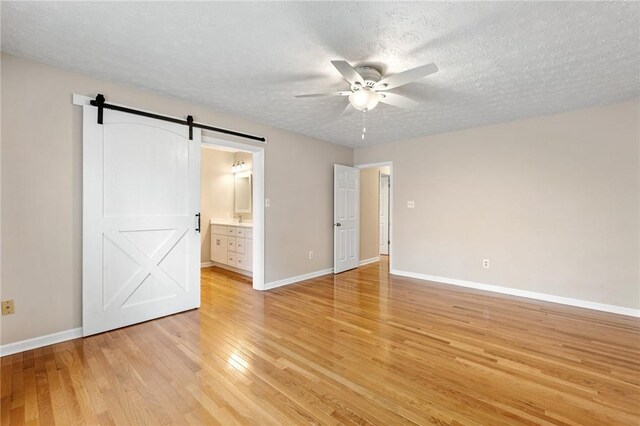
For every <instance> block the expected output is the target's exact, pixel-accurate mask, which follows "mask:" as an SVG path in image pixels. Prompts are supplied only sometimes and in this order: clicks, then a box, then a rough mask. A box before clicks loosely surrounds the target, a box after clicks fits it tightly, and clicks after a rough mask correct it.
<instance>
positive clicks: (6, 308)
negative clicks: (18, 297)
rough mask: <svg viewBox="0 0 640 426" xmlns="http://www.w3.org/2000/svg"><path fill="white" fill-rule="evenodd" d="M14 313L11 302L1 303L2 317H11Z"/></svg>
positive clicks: (4, 301) (14, 309)
mask: <svg viewBox="0 0 640 426" xmlns="http://www.w3.org/2000/svg"><path fill="white" fill-rule="evenodd" d="M15 313H16V308H15V306H14V305H13V300H3V301H2V315H11V314H15Z"/></svg>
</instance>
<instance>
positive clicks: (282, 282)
mask: <svg viewBox="0 0 640 426" xmlns="http://www.w3.org/2000/svg"><path fill="white" fill-rule="evenodd" d="M332 272H333V268H329V269H323V270H321V271H315V272H309V273H308V274H303V275H298V276H296V277H290V278H284V279H281V280H278V281H271V282H270V283H265V285H264V289H265V290H271V289H272V288H276V287H282V286H283V285H289V284H293V283H297V282H300V281H304V280H310V279H311V278H316V277H321V276H323V275H327V274H331V273H332Z"/></svg>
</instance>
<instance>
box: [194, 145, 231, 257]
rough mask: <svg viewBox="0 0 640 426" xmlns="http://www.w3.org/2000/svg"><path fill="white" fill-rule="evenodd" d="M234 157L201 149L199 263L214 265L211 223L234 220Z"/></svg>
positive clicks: (229, 153) (229, 154)
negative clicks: (213, 220)
mask: <svg viewBox="0 0 640 426" xmlns="http://www.w3.org/2000/svg"><path fill="white" fill-rule="evenodd" d="M234 157H235V154H234V153H233V152H228V151H219V150H216V149H212V148H204V147H203V148H202V156H201V164H202V167H201V168H200V170H201V182H202V184H201V186H200V214H201V219H202V226H201V228H202V232H201V234H200V243H201V250H200V262H202V263H205V262H211V229H210V225H209V222H210V220H211V219H228V220H230V219H231V218H233V173H231V165H232V164H233V162H234Z"/></svg>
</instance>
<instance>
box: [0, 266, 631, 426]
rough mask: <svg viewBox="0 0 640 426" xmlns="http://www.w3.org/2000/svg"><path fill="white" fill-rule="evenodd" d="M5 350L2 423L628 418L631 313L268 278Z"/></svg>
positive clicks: (402, 284) (356, 277) (227, 278)
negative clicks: (274, 283)
mask: <svg viewBox="0 0 640 426" xmlns="http://www.w3.org/2000/svg"><path fill="white" fill-rule="evenodd" d="M202 281H203V287H202V308H201V309H200V310H197V311H191V312H186V313H183V314H178V315H173V316H170V317H166V318H162V319H159V320H155V321H150V322H147V323H144V324H139V325H136V326H132V327H128V328H125V329H121V330H116V331H113V332H109V333H104V334H100V335H97V336H93V337H89V338H86V339H76V340H73V341H69V342H65V343H61V344H58V345H54V346H51V347H46V348H42V349H38V350H34V351H28V352H24V353H22V354H16V355H12V356H8V357H4V358H2V386H1V387H2V405H1V408H2V415H1V418H2V424H3V425H7V424H12V425H13V424H23V423H28V424H37V423H41V424H53V423H54V422H55V423H56V424H60V425H67V424H120V425H131V424H143V423H144V424H154V425H155V424H170V423H172V424H180V425H182V424H222V425H232V424H252V425H266V424H287V425H291V424H307V423H320V424H341V423H344V424H368V423H372V424H382V425H396V424H409V423H415V424H428V423H437V424H465V425H466V424H482V425H498V424H509V425H514V424H561V425H589V424H592V425H599V426H600V425H622V424H628V425H638V424H639V421H640V320H638V319H634V318H628V317H622V316H617V315H613V314H607V313H600V312H595V311H589V310H584V309H578V308H572V307H566V306H561V305H555V304H551V303H544V302H535V301H530V300H526V299H520V298H516V297H509V296H503V295H496V294H491V293H483V292H479V291H473V290H467V289H460V288H455V287H451V286H445V285H440V284H433V283H426V282H421V281H417V280H413V279H408V278H400V277H393V276H389V275H388V266H387V263H386V262H384V261H383V262H382V263H380V264H371V265H367V266H365V267H362V268H360V269H357V270H354V271H350V272H346V273H343V274H341V275H338V276H335V277H334V276H325V277H321V278H317V279H313V280H310V281H306V282H304V283H301V284H296V285H291V286H288V287H283V288H280V289H276V290H273V291H269V292H256V291H254V290H252V288H251V286H250V284H249V282H248V281H247V280H246V278H242V277H240V276H238V275H235V274H233V273H230V272H225V271H221V270H219V269H215V268H209V269H204V270H203V280H202Z"/></svg>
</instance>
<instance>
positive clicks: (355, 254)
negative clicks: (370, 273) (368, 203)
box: [333, 164, 360, 274]
mask: <svg viewBox="0 0 640 426" xmlns="http://www.w3.org/2000/svg"><path fill="white" fill-rule="evenodd" d="M359 259H360V170H359V169H356V168H355V167H348V166H341V165H339V164H335V165H334V166H333V273H334V274H337V273H340V272H343V271H346V270H348V269H353V268H357V267H358V263H359Z"/></svg>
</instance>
